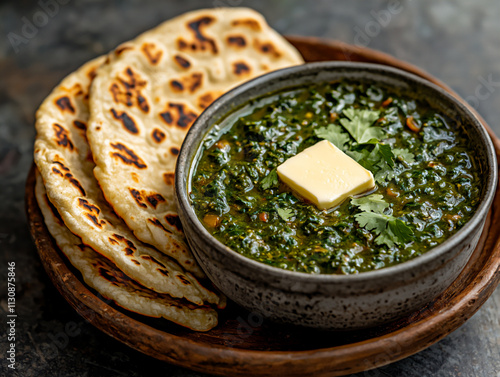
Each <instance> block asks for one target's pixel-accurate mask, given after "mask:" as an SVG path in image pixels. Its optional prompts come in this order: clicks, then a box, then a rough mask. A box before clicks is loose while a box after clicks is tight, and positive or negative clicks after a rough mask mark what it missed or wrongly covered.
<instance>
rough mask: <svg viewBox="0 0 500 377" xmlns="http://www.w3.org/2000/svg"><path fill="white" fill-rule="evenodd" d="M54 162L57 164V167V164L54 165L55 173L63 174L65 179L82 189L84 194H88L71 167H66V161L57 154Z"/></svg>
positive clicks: (53, 170)
mask: <svg viewBox="0 0 500 377" xmlns="http://www.w3.org/2000/svg"><path fill="white" fill-rule="evenodd" d="M52 163H53V164H55V165H57V167H56V166H53V167H52V172H53V173H55V174H57V175H59V176H61V177H62V178H63V179H65V180H67V181H68V182H69V183H71V184H72V185H73V186H74V187H76V188H77V189H78V190H79V191H80V193H81V194H82V196H85V195H86V193H85V190H84V189H83V187H82V185H81V184H80V182H79V181H78V180H77V179H76V178H75V177H73V174H71V172H70V170H69V168H68V167H66V166H65V165H64V163H63V162H62V161H60V160H59V159H58V156H56V160H53V161H52ZM61 170H62V171H61Z"/></svg>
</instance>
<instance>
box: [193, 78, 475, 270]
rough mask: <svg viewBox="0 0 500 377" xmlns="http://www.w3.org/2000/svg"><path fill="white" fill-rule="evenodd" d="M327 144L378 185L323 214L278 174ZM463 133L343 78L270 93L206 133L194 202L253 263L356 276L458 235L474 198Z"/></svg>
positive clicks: (427, 109)
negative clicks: (284, 166)
mask: <svg viewBox="0 0 500 377" xmlns="http://www.w3.org/2000/svg"><path fill="white" fill-rule="evenodd" d="M324 140H328V141H329V142H330V143H331V144H333V145H334V146H335V147H337V148H338V149H340V151H342V153H345V154H346V155H347V156H349V158H351V159H352V160H354V161H355V162H357V164H359V165H360V167H362V168H363V169H366V170H368V171H369V172H371V174H372V175H373V179H374V181H375V187H374V188H373V189H371V190H370V191H368V192H364V193H361V194H360V195H355V196H350V197H348V198H347V199H345V200H344V201H343V202H342V203H340V204H337V205H336V206H335V207H333V208H328V209H320V208H319V207H318V206H317V205H316V204H315V203H313V202H311V201H308V200H306V199H305V198H304V196H302V195H299V194H298V193H297V191H296V190H292V189H291V188H290V186H289V185H287V184H285V183H284V182H283V181H282V180H281V178H280V176H279V175H278V173H277V168H278V167H279V166H280V165H281V164H283V163H284V162H285V161H287V160H289V159H290V158H292V157H294V156H297V155H299V154H300V153H301V152H302V151H304V150H305V149H307V148H309V147H312V146H315V145H316V144H317V143H320V142H323V141H324ZM467 145H468V137H467V134H466V133H465V131H464V129H463V126H462V125H461V124H459V123H457V122H456V121H454V120H452V119H449V118H447V117H445V116H444V115H443V114H440V113H439V112H437V111H436V110H435V109H433V107H432V105H431V104H429V103H428V102H427V101H426V100H425V99H418V98H414V97H413V96H412V95H407V94H398V93H397V92H395V91H394V90H391V89H388V88H384V87H381V86H377V85H375V84H370V83H366V82H365V83H359V82H351V81H341V82H335V83H328V84H318V85H311V86H307V87H301V88H293V89H289V90H287V91H283V92H279V93H272V94H269V95H267V96H265V97H262V98H259V99H258V100H255V101H253V102H252V103H248V104H246V105H245V106H243V107H240V108H239V109H237V110H236V111H234V112H232V113H231V114H229V115H228V116H226V117H225V118H224V119H223V120H222V121H221V122H220V123H219V124H218V125H216V126H215V127H214V128H213V129H212V130H211V131H210V133H209V134H208V135H207V136H206V138H205V140H204V144H203V149H202V155H201V157H200V159H199V161H198V163H197V165H196V167H195V169H194V171H193V176H192V181H191V187H190V193H189V194H190V198H191V201H192V204H193V206H194V209H195V212H196V214H197V216H198V218H199V219H200V221H201V222H202V223H203V225H204V226H205V227H206V229H207V230H208V231H209V232H210V233H211V234H212V235H213V236H214V237H216V238H217V239H218V240H220V241H221V242H222V243H224V244H225V245H227V246H228V247H230V248H231V249H232V250H234V251H236V252H238V253H240V254H242V255H244V256H246V257H248V258H251V259H254V260H256V261H259V262H262V263H265V264H268V265H271V266H275V267H279V268H283V269H287V270H292V271H300V272H305V273H314V274H356V273H361V272H365V271H371V270H377V269H380V268H384V267H388V266H393V265H396V264H399V263H402V262H405V261H407V260H410V259H412V258H415V257H417V256H419V255H421V254H423V253H425V252H427V251H428V250H429V249H431V248H433V247H435V246H436V245H439V244H440V243H442V242H443V241H445V240H446V239H448V238H449V237H450V236H451V235H453V234H454V233H456V232H457V231H458V230H459V229H460V228H461V227H462V226H463V225H464V224H465V223H466V222H467V221H468V220H469V219H470V218H471V217H472V215H473V214H474V211H475V210H476V208H477V206H478V202H479V199H480V196H481V188H480V183H479V182H480V181H479V175H480V174H481V172H480V171H479V170H480V165H479V164H478V162H477V157H476V156H475V154H474V152H473V151H471V150H469V149H468V148H467Z"/></svg>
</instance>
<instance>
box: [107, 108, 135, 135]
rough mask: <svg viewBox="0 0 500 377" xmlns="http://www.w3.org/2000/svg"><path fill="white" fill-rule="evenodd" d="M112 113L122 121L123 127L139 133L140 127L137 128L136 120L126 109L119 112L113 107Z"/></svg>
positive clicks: (132, 132)
mask: <svg viewBox="0 0 500 377" xmlns="http://www.w3.org/2000/svg"><path fill="white" fill-rule="evenodd" d="M111 114H113V118H115V119H116V120H119V121H120V122H121V123H122V125H123V127H124V128H125V129H126V130H127V131H128V132H130V133H131V134H134V135H137V134H138V133H139V129H138V128H137V125H136V124H135V122H134V120H133V119H132V118H131V117H130V116H129V115H128V114H127V113H126V112H125V111H122V112H121V113H118V112H117V111H116V110H115V109H111Z"/></svg>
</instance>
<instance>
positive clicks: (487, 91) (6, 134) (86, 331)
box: [0, 0, 500, 377]
mask: <svg viewBox="0 0 500 377" xmlns="http://www.w3.org/2000/svg"><path fill="white" fill-rule="evenodd" d="M42 1H43V0H42ZM60 1H61V2H66V4H65V5H60V6H59V9H58V10H57V11H56V12H54V14H51V15H49V16H48V17H47V23H46V24H45V25H43V26H41V27H39V28H38V30H37V31H36V32H33V35H31V36H29V38H26V40H24V42H26V43H23V44H20V45H19V46H17V50H18V51H17V52H16V51H15V49H14V47H13V46H12V44H11V43H10V42H9V39H8V34H9V33H10V32H13V33H16V34H17V35H22V27H23V25H24V22H25V21H24V19H23V17H26V18H27V19H28V20H33V16H34V15H36V12H38V11H41V10H42V8H41V6H40V5H39V4H38V2H36V1H23V0H21V1H20V0H17V1H10V2H2V4H1V5H0V277H1V279H0V317H1V318H2V319H1V323H2V326H1V329H2V333H1V334H0V354H1V356H0V360H1V363H2V364H1V366H0V375H2V376H3V375H18V376H51V377H53V376H134V377H135V376H149V375H152V374H153V373H154V374H155V375H164V376H201V374H198V373H194V372H190V371H188V370H185V369H181V368H176V367H173V366H170V365H167V364H163V363H160V362H158V361H156V360H154V359H151V358H149V357H146V356H144V355H142V354H139V353H138V352H135V351H133V350H131V349H129V348H127V347H125V346H123V345H121V344H120V343H118V342H116V341H114V340H113V339H111V338H109V337H108V336H106V335H104V334H102V333H100V332H99V331H98V330H96V329H95V328H94V327H92V326H91V325H89V324H88V323H85V322H84V321H83V320H82V319H81V318H80V317H79V316H78V315H77V314H76V313H75V312H74V311H73V310H72V309H71V308H70V307H69V305H68V304H67V303H66V302H65V301H64V299H62V297H61V296H60V295H59V294H58V293H57V291H56V290H55V288H54V287H53V286H52V284H51V283H50V281H49V280H48V278H47V276H46V274H45V272H44V271H43V268H42V266H41V264H40V262H39V259H38V257H37V255H36V251H35V249H34V246H33V244H32V242H31V240H30V237H29V234H28V230H27V227H26V219H25V215H24V203H23V187H24V181H25V177H26V174H27V172H28V169H29V167H30V165H31V162H32V144H33V138H34V128H33V121H34V112H35V110H36V108H37V106H38V105H39V104H40V102H41V100H42V99H43V98H44V97H45V96H46V95H47V94H48V92H49V90H50V89H51V88H52V87H53V86H54V85H55V84H56V83H57V82H58V81H59V80H60V79H62V78H63V77H64V76H65V75H66V74H67V73H69V72H71V71H73V70H74V69H76V68H77V67H78V66H80V65H81V64H82V63H83V62H85V61H87V60H89V59H90V58H92V57H95V56H97V55H100V54H102V53H105V52H106V51H108V50H110V49H111V48H113V47H115V46H116V45H117V44H119V43H120V42H122V41H125V40H128V39H130V38H132V37H134V36H135V35H137V34H138V33H140V32H142V31H144V30H146V29H149V28H151V27H152V26H154V25H156V24H158V23H159V22H161V21H162V20H165V19H168V18H171V17H173V16H175V15H178V14H180V13H183V12H185V11H188V10H191V9H196V8H202V7H211V6H214V5H216V6H234V5H247V6H251V7H253V8H255V9H256V10H258V11H260V12H262V13H263V14H264V15H265V16H266V18H267V19H268V21H269V23H270V24H271V25H272V26H273V27H274V28H276V29H277V30H278V31H279V32H281V33H283V34H297V35H311V36H321V37H326V38H333V39H339V40H342V41H344V42H347V43H354V44H362V45H367V46H368V47H371V48H375V49H378V50H382V51H384V52H387V53H389V54H392V55H394V56H396V57H398V58H401V59H405V60H407V61H409V62H411V63H414V64H416V65H418V66H420V67H422V68H423V69H425V70H427V71H429V72H430V73H431V74H433V75H435V76H437V77H438V78H440V79H441V80H443V81H444V82H446V83H447V84H448V85H450V86H451V87H452V88H453V89H455V90H456V91H457V92H458V93H459V94H461V95H462V96H463V97H465V98H467V99H468V100H469V102H470V103H471V104H473V105H474V106H475V107H476V108H477V109H478V110H479V112H480V113H481V114H482V115H483V116H484V117H485V119H486V120H487V121H488V122H489V124H490V125H491V126H492V127H493V128H494V130H495V132H496V133H497V135H500V124H499V122H498V121H497V119H498V114H499V111H498V110H499V109H500V90H499V89H500V22H499V19H500V3H499V2H498V1H496V0H480V1H474V2H471V1H466V0H460V1H430V0H429V1H417V0H413V1H402V2H401V6H400V8H398V12H393V13H390V12H389V9H390V2H386V1H371V2H366V1H360V0H356V1H327V0H323V1H307V2H306V1H298V0H289V1H285V0H283V1H277V0H259V1H240V0H210V1H191V0H184V1H153V0H143V1H139V0H137V1H132V0H127V1H101V0H92V1H79V0H65V1H62V0H60ZM388 12H389V13H388ZM381 15H385V17H383V18H381ZM38 16H40V15H38ZM41 21H43V19H41ZM381 24H383V25H381ZM360 30H361V31H362V32H360ZM361 33H363V34H365V37H362V36H361ZM488 77H489V78H490V81H493V82H494V83H497V82H498V84H493V85H490V86H489V87H488V86H485V85H484V84H483V82H484V81H485V80H486V81H487V80H488ZM7 261H15V262H16V265H17V277H18V286H17V287H18V292H17V311H18V315H19V316H18V320H17V321H18V323H17V334H18V339H17V366H18V368H19V369H18V371H17V372H16V373H10V372H9V371H7V369H6V364H5V352H6V350H7V342H6V339H5V331H4V329H5V321H4V318H5V311H6V309H7V305H6V299H5V294H6V283H5V281H6V274H7V267H6V264H7ZM68 324H69V326H70V327H71V326H73V325H74V327H76V330H74V329H73V331H69V333H70V334H69V335H63V334H64V333H65V327H66V326H68ZM66 330H68V329H66ZM70 330H71V329H70ZM67 333H68V331H66V334H67ZM54 350H55V351H54ZM499 371H500V290H498V289H497V290H496V292H495V293H494V294H493V296H492V297H491V298H490V299H489V300H488V302H487V303H486V304H485V305H484V306H483V307H482V308H481V310H480V311H479V312H478V313H477V314H476V315H475V316H474V317H472V319H470V320H469V321H468V322H467V323H466V324H465V325H464V326H462V327H461V328H460V329H458V330H457V331H455V332H454V333H453V334H451V335H450V336H448V337H447V338H445V339H444V340H442V341H441V342H439V343H437V344H435V345H434V346H432V347H430V348H429V349H427V350H424V351H423V352H421V353H419V354H417V355H415V356H412V357H410V358H407V359H405V360H403V361H400V362H398V363H395V364H392V365H390V366H386V367H384V368H380V369H377V370H375V371H371V372H367V373H361V374H359V376H394V377H396V376H419V377H422V376H440V377H448V376H450V377H451V376H464V377H469V376H481V377H482V376H487V377H490V376H500V372H499Z"/></svg>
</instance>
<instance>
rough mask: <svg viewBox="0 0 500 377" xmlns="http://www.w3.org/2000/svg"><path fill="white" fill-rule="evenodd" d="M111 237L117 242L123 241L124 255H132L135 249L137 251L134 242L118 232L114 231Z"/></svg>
mask: <svg viewBox="0 0 500 377" xmlns="http://www.w3.org/2000/svg"><path fill="white" fill-rule="evenodd" d="M112 238H114V239H115V240H116V241H117V242H119V243H123V244H124V245H123V252H124V253H125V255H133V254H134V252H135V251H137V247H136V246H135V245H134V243H133V242H132V241H130V240H128V239H126V238H125V237H123V236H122V235H120V234H116V233H114V234H113V236H112Z"/></svg>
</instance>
